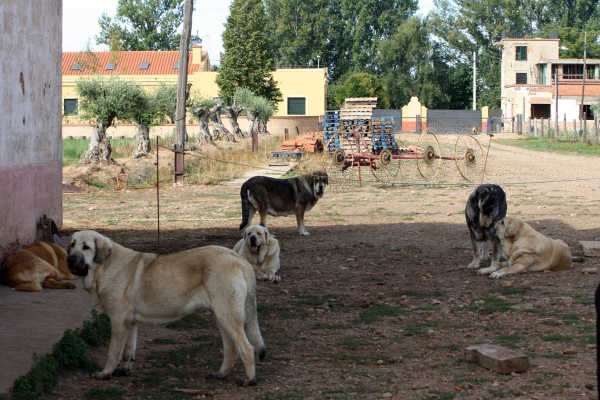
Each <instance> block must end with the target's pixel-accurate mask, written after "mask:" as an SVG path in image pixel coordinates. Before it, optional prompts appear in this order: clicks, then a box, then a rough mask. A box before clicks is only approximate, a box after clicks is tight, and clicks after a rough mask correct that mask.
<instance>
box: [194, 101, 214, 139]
mask: <svg viewBox="0 0 600 400" xmlns="http://www.w3.org/2000/svg"><path fill="white" fill-rule="evenodd" d="M194 114H195V115H196V118H197V119H198V128H199V132H198V137H197V138H196V143H198V144H207V143H208V144H215V141H214V140H213V137H212V135H211V134H210V130H209V129H208V119H209V118H210V110H207V109H206V108H197V109H196V111H195V112H194Z"/></svg>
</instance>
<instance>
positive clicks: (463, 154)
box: [454, 135, 485, 182]
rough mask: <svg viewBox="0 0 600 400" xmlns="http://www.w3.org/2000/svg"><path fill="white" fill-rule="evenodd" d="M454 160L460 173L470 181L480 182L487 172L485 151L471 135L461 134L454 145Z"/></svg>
mask: <svg viewBox="0 0 600 400" xmlns="http://www.w3.org/2000/svg"><path fill="white" fill-rule="evenodd" d="M454 162H455V163H456V168H457V169H458V172H459V173H460V175H461V176H462V177H463V178H464V179H465V180H467V181H469V182H480V181H481V179H482V178H483V174H484V172H485V153H484V151H483V148H482V147H481V144H480V143H479V141H478V140H477V139H475V138H474V137H473V136H471V135H460V136H459V137H458V138H457V139H456V144H455V145H454Z"/></svg>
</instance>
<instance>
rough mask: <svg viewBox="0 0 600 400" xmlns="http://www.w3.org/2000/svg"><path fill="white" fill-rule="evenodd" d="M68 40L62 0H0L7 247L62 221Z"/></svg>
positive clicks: (0, 153)
mask: <svg viewBox="0 0 600 400" xmlns="http://www.w3.org/2000/svg"><path fill="white" fill-rule="evenodd" d="M61 44H62V1H61V0H31V1H21V0H2V1H0V49H2V54H3V55H4V56H3V57H2V59H1V60H0V82H2V84H1V85H0V110H2V117H3V118H2V123H1V124H0V190H1V191H2V195H1V196H0V246H5V245H6V244H8V243H10V242H13V241H14V240H16V239H18V240H19V241H20V243H22V244H24V243H28V242H31V241H33V240H34V239H35V234H36V221H37V220H38V219H39V217H40V216H41V215H42V214H44V213H45V214H47V215H48V216H49V217H51V218H53V219H54V220H55V221H56V222H57V224H61V223H62V161H61V160H62V141H61V108H60V105H61V54H62V53H61V51H62V50H61ZM7 55H10V56H7Z"/></svg>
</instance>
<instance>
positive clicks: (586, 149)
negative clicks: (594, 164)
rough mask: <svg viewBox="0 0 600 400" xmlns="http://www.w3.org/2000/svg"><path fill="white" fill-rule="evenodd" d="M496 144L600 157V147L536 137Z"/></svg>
mask: <svg viewBox="0 0 600 400" xmlns="http://www.w3.org/2000/svg"><path fill="white" fill-rule="evenodd" d="M495 142H496V143H499V144H504V145H507V146H514V147H520V148H524V149H528V150H535V151H543V152H548V153H557V154H570V155H583V156H593V157H598V156H600V146H598V145H593V144H588V143H580V142H567V141H558V140H552V139H542V138H536V137H526V138H523V139H497V140H495Z"/></svg>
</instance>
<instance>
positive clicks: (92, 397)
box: [84, 387, 125, 400]
mask: <svg viewBox="0 0 600 400" xmlns="http://www.w3.org/2000/svg"><path fill="white" fill-rule="evenodd" d="M124 394H125V392H124V391H123V389H121V388H116V387H114V388H107V389H100V388H92V389H90V390H88V391H87V392H86V393H85V396H84V398H85V400H118V399H122V398H123V395H124Z"/></svg>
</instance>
